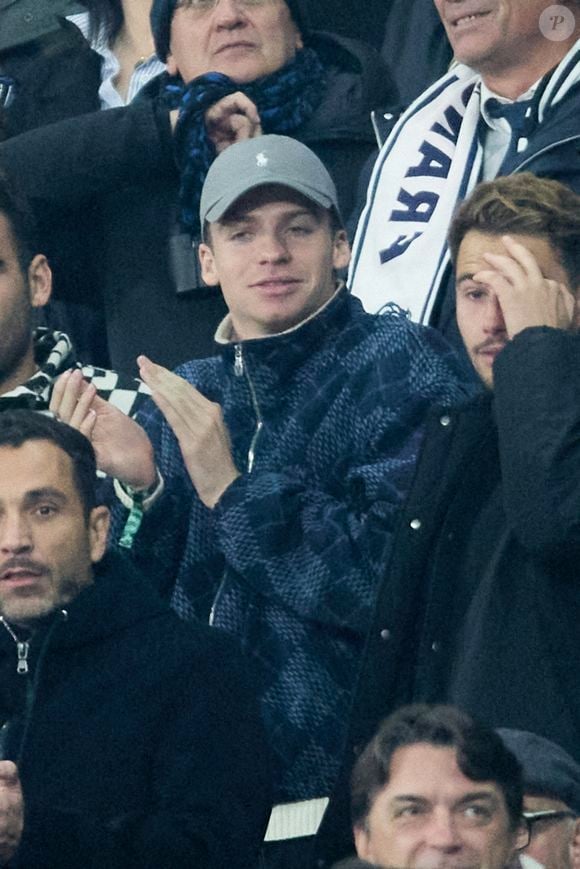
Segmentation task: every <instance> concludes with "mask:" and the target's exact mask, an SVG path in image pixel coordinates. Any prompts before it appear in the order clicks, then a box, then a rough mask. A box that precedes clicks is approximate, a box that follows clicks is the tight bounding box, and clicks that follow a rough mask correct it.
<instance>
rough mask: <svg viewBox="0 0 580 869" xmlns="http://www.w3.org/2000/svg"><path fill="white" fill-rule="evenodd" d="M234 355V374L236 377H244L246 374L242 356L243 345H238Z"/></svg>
mask: <svg viewBox="0 0 580 869" xmlns="http://www.w3.org/2000/svg"><path fill="white" fill-rule="evenodd" d="M234 353H235V356H234V374H235V375H236V377H242V376H243V374H244V357H243V355H242V345H241V344H236V346H235V349H234Z"/></svg>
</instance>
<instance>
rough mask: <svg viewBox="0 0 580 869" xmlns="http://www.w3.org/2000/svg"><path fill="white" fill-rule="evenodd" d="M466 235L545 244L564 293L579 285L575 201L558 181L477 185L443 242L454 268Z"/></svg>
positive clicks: (579, 224)
mask: <svg viewBox="0 0 580 869" xmlns="http://www.w3.org/2000/svg"><path fill="white" fill-rule="evenodd" d="M471 230H476V231H478V232H483V233H487V234H489V235H506V234H514V235H532V236H539V237H542V238H545V239H546V240H547V241H548V242H549V243H550V244H551V245H553V247H554V248H555V249H556V250H557V251H558V253H559V254H560V257H561V259H562V265H563V267H564V269H565V270H566V273H567V275H568V277H569V278H570V281H571V283H572V286H571V287H570V289H571V290H572V291H574V290H575V289H576V287H578V285H579V284H580V196H578V194H577V193H574V191H573V190H570V188H569V187H565V186H564V185H563V184H560V182H559V181H551V180H549V179H547V178H538V177H537V176H535V175H532V173H531V172H521V173H516V174H514V175H506V176H505V177H501V178H494V179H493V180H492V181H484V182H483V183H482V184H478V185H477V187H476V188H475V189H474V190H473V192H472V193H471V195H470V196H469V197H468V198H467V199H466V200H465V201H464V202H462V203H461V205H460V206H459V208H458V209H457V211H456V212H455V215H454V217H453V220H452V221H451V226H450V229H449V234H448V240H449V249H450V252H451V259H452V261H453V262H454V263H455V262H457V254H458V252H459V247H460V245H461V242H462V241H463V239H464V238H465V236H466V235H467V233H468V232H470V231H471Z"/></svg>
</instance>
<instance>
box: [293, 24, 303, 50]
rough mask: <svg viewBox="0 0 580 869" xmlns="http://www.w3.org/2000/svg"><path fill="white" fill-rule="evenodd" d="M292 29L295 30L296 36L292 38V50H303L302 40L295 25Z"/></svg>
mask: <svg viewBox="0 0 580 869" xmlns="http://www.w3.org/2000/svg"><path fill="white" fill-rule="evenodd" d="M294 29H295V30H296V36H295V37H294V48H295V49H296V51H301V50H302V49H303V48H304V40H303V39H302V34H301V33H300V31H299V30H298V28H297V27H296V25H294Z"/></svg>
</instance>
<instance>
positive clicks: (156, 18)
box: [151, 0, 304, 72]
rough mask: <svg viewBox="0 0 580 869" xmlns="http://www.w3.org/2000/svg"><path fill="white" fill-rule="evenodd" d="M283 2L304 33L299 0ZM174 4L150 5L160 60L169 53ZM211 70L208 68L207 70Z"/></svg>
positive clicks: (165, 0)
mask: <svg viewBox="0 0 580 869" xmlns="http://www.w3.org/2000/svg"><path fill="white" fill-rule="evenodd" d="M285 2H286V6H287V7H288V9H289V10H290V14H291V15H292V20H293V21H294V23H295V24H296V26H297V28H298V30H299V31H300V33H301V34H302V35H304V18H303V16H302V13H301V11H300V4H299V0H285ZM176 6H177V0H153V5H152V7H151V31H152V33H153V38H154V40H155V49H156V51H157V55H158V57H160V58H161V60H162V61H166V60H167V55H168V54H169V36H170V32H171V19H172V18H173V13H174V12H175V7H176ZM211 71H212V70H208V72H211Z"/></svg>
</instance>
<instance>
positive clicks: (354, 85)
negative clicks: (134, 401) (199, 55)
mask: <svg viewBox="0 0 580 869" xmlns="http://www.w3.org/2000/svg"><path fill="white" fill-rule="evenodd" d="M310 42H311V44H312V46H313V47H314V48H315V49H316V51H317V52H318V54H319V56H320V57H321V59H322V62H323V64H324V65H325V67H326V69H327V73H328V84H327V89H326V93H325V96H324V98H323V101H322V103H321V105H320V106H319V107H318V109H317V111H316V113H315V115H314V117H313V118H312V119H311V120H310V121H309V122H308V123H306V124H304V125H303V126H302V127H300V128H297V129H296V130H295V131H294V135H295V137H296V138H297V139H300V140H301V141H303V142H305V143H306V144H307V145H308V146H309V147H311V148H312V149H313V150H314V151H315V152H316V153H317V154H318V156H319V157H320V158H321V160H322V161H323V163H324V164H325V165H326V167H327V168H328V170H329V171H330V173H331V175H332V176H333V178H334V180H335V182H336V184H337V187H338V191H339V201H340V205H341V209H342V211H343V213H344V215H345V216H346V215H347V214H348V213H349V211H350V210H351V208H352V207H353V204H354V196H355V186H356V181H357V178H358V173H359V170H360V168H361V166H362V165H363V163H364V162H365V160H366V158H367V157H368V155H369V153H370V152H371V151H372V149H373V147H374V136H373V132H372V127H371V123H370V111H371V109H372V108H373V107H374V106H375V105H377V104H382V103H383V102H384V101H385V100H388V94H389V89H390V85H389V78H388V75H387V74H386V71H385V69H384V67H383V65H382V62H381V60H380V57H379V55H378V53H376V52H373V51H372V50H371V49H370V48H368V47H366V46H364V45H362V44H361V43H356V42H354V41H353V40H339V39H338V38H337V37H332V36H330V35H328V34H317V35H313V36H312V37H311V39H310ZM158 88H159V81H156V80H153V81H152V82H150V83H149V85H148V86H147V87H146V88H145V89H144V94H143V97H142V99H139V100H138V101H137V102H136V103H133V104H132V105H131V106H129V107H127V108H123V109H112V110H109V111H106V112H98V113H94V114H91V115H87V116H85V117H83V118H82V119H78V118H75V119H71V120H69V121H64V122H62V123H61V124H59V125H58V126H51V127H45V128H42V129H39V130H35V131H32V132H29V133H28V134H25V135H23V136H19V137H17V138H14V139H11V140H9V141H7V142H4V143H3V144H2V145H0V165H3V166H4V167H5V169H6V170H7V171H8V174H9V175H10V176H11V177H13V178H14V179H15V180H16V181H17V183H18V185H19V186H20V187H21V188H22V189H23V190H24V191H25V192H26V193H27V194H28V195H29V196H30V197H31V198H32V200H33V203H34V206H35V210H36V213H37V215H38V217H39V218H40V220H41V223H42V228H43V232H44V236H45V240H46V244H47V253H48V254H49V256H50V258H51V261H52V264H53V266H54V270H55V277H56V294H57V295H59V296H60V297H61V298H64V299H68V300H74V301H75V302H77V303H85V304H86V305H89V306H90V305H98V300H100V299H101V296H102V298H103V299H104V307H105V316H106V329H107V337H108V345H109V351H110V363H109V364H110V365H112V366H113V367H115V368H116V369H117V370H119V371H130V372H132V373H134V371H135V357H136V356H137V355H138V354H139V353H143V352H144V353H147V355H149V356H150V357H151V358H152V359H154V360H155V361H157V362H160V363H162V364H163V365H167V366H169V367H175V366H176V365H178V364H179V363H181V362H184V361H186V360H188V359H191V358H194V357H200V356H207V355H210V354H212V353H213V352H214V350H215V348H214V343H213V335H214V332H215V329H216V327H217V325H218V323H219V321H220V320H221V319H222V317H223V316H224V314H225V303H224V301H223V298H222V295H221V292H220V290H219V289H218V288H212V287H203V286H200V279H199V274H197V255H196V251H192V249H191V239H190V238H189V236H188V235H183V234H179V233H178V232H176V225H177V198H178V197H177V191H178V184H179V177H178V172H177V168H176V165H175V161H174V155H173V137H172V133H171V129H170V124H169V115H168V111H167V110H165V109H162V108H160V106H159V100H158V99H157V92H156V91H157V90H158ZM87 215H88V217H89V219H90V224H91V225H90V229H89V231H88V232H85V233H84V234H83V236H82V237H77V239H76V244H74V245H71V244H70V243H69V242H67V245H66V246H65V247H64V248H63V245H62V243H61V227H62V225H63V224H64V225H65V226H67V227H70V226H71V224H74V222H75V220H77V218H78V217H79V216H82V218H83V220H84V223H85V227H86V225H87V223H88V222H89V220H88V219H87ZM56 325H59V324H56ZM62 326H63V327H64V326H66V330H67V331H68V332H69V334H70V335H71V337H72V339H73V340H74V342H75V345H76V346H77V348H78V351H79V354H80V355H82V357H83V358H89V359H91V360H92V361H95V360H94V359H93V354H92V353H91V348H85V347H83V346H82V343H81V342H80V341H79V339H78V338H77V330H76V329H75V327H74V324H67V323H64V324H62ZM98 361H99V360H97V362H98ZM105 361H106V360H100V364H102V365H104V364H105Z"/></svg>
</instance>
